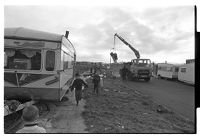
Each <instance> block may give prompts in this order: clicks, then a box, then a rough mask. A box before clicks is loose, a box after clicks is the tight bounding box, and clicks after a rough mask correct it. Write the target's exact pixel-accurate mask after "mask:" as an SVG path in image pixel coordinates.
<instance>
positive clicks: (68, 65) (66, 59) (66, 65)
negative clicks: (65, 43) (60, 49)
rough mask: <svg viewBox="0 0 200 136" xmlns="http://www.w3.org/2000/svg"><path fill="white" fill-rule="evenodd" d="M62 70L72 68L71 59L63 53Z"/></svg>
mask: <svg viewBox="0 0 200 136" xmlns="http://www.w3.org/2000/svg"><path fill="white" fill-rule="evenodd" d="M63 60H64V69H68V68H73V57H72V56H70V55H69V54H67V53H65V52H64V59H63Z"/></svg>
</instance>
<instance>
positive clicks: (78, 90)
mask: <svg viewBox="0 0 200 136" xmlns="http://www.w3.org/2000/svg"><path fill="white" fill-rule="evenodd" d="M92 83H93V84H94V90H93V92H94V93H96V95H98V94H99V87H101V89H102V87H103V77H100V75H99V74H97V73H94V74H93V78H92ZM82 86H84V87H86V88H88V85H87V83H86V82H85V81H84V79H82V78H81V76H80V75H79V73H76V74H75V80H74V81H73V83H72V85H71V86H70V89H71V91H73V90H74V89H75V99H76V105H77V106H78V104H79V101H80V100H81V99H82V91H83V90H82Z"/></svg>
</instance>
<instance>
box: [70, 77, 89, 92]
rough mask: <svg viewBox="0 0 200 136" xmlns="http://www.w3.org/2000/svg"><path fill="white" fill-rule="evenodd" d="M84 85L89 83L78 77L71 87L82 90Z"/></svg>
mask: <svg viewBox="0 0 200 136" xmlns="http://www.w3.org/2000/svg"><path fill="white" fill-rule="evenodd" d="M83 85H84V86H86V87H88V85H87V84H86V83H85V82H84V81H83V80H82V79H80V78H77V79H75V80H74V82H73V84H72V86H71V89H72V90H74V88H75V89H76V90H82V86H83Z"/></svg>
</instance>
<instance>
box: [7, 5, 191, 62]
mask: <svg viewBox="0 0 200 136" xmlns="http://www.w3.org/2000/svg"><path fill="white" fill-rule="evenodd" d="M128 8H129V7H127V8H125V7H123V8H121V7H90V8H86V7H65V6H5V9H4V11H5V27H19V26H20V27H21V26H23V27H28V28H32V29H38V30H42V31H49V32H53V33H59V34H64V33H65V31H66V30H69V31H70V35H69V39H70V41H71V42H72V43H73V44H74V45H75V48H76V50H77V60H81V61H91V60H92V61H104V62H109V59H110V56H109V53H110V51H111V48H113V46H114V45H113V42H114V37H113V36H114V34H115V33H118V34H119V35H120V36H122V37H123V38H124V39H125V40H126V41H127V42H129V43H130V44H131V45H132V46H133V47H134V48H135V49H137V50H138V51H139V52H140V55H141V57H142V58H143V56H144V57H147V58H148V56H149V57H152V58H154V59H155V58H157V59H158V60H159V59H160V60H161V57H160V56H159V55H158V54H160V53H162V54H163V55H165V56H167V57H171V56H168V54H169V52H171V53H172V56H173V53H174V56H177V54H176V53H175V52H177V51H178V52H181V51H183V50H184V49H183V46H184V47H186V48H187V49H188V50H189V51H190V53H191V54H194V52H193V50H194V47H193V45H194V44H193V42H192V40H191V39H193V37H194V34H193V30H194V29H193V27H194V26H193V24H194V22H193V16H192V15H193V6H182V7H168V8H147V9H143V10H142V11H140V12H137V11H135V10H128ZM130 8H134V7H130ZM115 47H116V48H115V51H116V52H118V57H119V59H120V61H124V60H130V59H131V58H135V55H134V53H133V52H132V51H131V50H130V49H129V48H128V47H127V46H125V45H124V44H123V43H122V42H121V41H120V40H119V39H116V45H115ZM188 54H189V52H188V53H187V56H184V57H183V56H181V55H180V57H177V60H180V58H181V57H182V60H183V59H187V58H188V57H191V56H192V55H188ZM174 60H175V59H174Z"/></svg>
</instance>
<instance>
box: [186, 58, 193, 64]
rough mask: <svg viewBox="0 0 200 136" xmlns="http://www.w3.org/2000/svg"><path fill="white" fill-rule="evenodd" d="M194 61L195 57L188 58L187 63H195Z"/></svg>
mask: <svg viewBox="0 0 200 136" xmlns="http://www.w3.org/2000/svg"><path fill="white" fill-rule="evenodd" d="M194 62H195V59H186V64H189V63H194Z"/></svg>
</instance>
